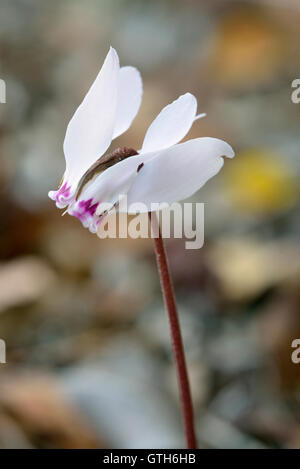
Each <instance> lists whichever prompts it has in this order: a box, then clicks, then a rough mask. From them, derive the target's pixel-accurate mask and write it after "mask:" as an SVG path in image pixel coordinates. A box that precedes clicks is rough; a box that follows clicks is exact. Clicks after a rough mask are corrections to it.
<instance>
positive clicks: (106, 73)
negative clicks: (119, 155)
mask: <svg viewBox="0 0 300 469" xmlns="http://www.w3.org/2000/svg"><path fill="white" fill-rule="evenodd" d="M119 70H120V69H119V58H118V55H117V53H116V51H115V50H114V49H113V48H110V50H109V52H108V54H107V56H106V59H105V61H104V64H103V66H102V68H101V70H100V72H99V74H98V76H97V78H96V80H95V81H94V83H93V84H92V86H91V88H90V89H89V91H88V93H87V95H86V96H85V98H84V100H83V101H82V103H81V104H80V106H79V107H78V109H77V111H76V112H75V114H74V116H73V117H72V119H71V120H70V122H69V125H68V127H67V132H66V137H65V141H64V152H65V157H66V179H68V180H70V179H71V180H72V183H73V184H74V183H75V182H76V181H77V182H78V180H79V179H80V177H81V176H82V175H83V174H84V173H85V171H87V169H88V168H89V167H90V166H91V164H93V163H94V162H95V161H96V160H97V159H98V158H99V157H100V156H101V155H102V154H103V153H104V152H105V150H106V149H107V148H108V147H109V145H110V143H111V140H112V135H113V130H114V125H115V114H116V107H117V95H118V79H119Z"/></svg>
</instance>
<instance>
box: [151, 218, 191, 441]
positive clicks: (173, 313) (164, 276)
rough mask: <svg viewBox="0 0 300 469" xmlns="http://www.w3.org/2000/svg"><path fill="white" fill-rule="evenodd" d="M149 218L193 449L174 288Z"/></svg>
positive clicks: (153, 220)
mask: <svg viewBox="0 0 300 469" xmlns="http://www.w3.org/2000/svg"><path fill="white" fill-rule="evenodd" d="M149 219H150V222H151V227H152V231H153V233H154V246H155V255H156V262H157V267H158V272H159V277H160V284H161V289H162V293H163V297H164V303H165V307H166V310H167V312H168V318H169V325H170V332H171V339H172V348H173V354H174V359H175V364H176V371H177V379H178V386H179V391H180V404H181V411H182V419H183V424H184V430H185V437H186V443H187V448H189V449H195V448H196V446H197V442H196V435H195V429H194V412H193V404H192V398H191V391H190V384H189V378H188V373H187V367H186V361H185V355H184V347H183V341H182V336H181V330H180V323H179V318H178V313H177V308H176V302H175V296H174V290H173V285H172V281H171V276H170V271H169V266H168V261H167V255H166V251H165V246H164V242H163V239H162V236H161V232H160V228H159V224H158V221H157V217H156V214H155V213H153V214H151V213H149Z"/></svg>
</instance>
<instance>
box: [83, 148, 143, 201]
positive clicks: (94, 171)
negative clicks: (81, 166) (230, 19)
mask: <svg viewBox="0 0 300 469" xmlns="http://www.w3.org/2000/svg"><path fill="white" fill-rule="evenodd" d="M135 155H138V152H137V151H136V150H134V149H133V148H127V147H121V148H117V149H116V150H114V151H113V152H111V153H108V154H107V155H103V156H101V158H99V159H98V160H97V161H96V162H95V163H94V164H93V165H92V166H91V167H90V168H89V169H88V170H87V171H86V173H85V174H84V175H83V176H82V178H81V179H80V181H79V183H78V188H77V191H76V194H75V199H76V200H78V198H79V196H80V194H81V192H82V189H83V188H84V186H85V185H86V184H87V183H88V182H89V181H90V180H91V179H92V178H93V177H94V176H95V175H98V174H101V173H103V171H105V170H106V169H107V168H110V167H111V166H114V165H115V164H116V163H119V162H120V161H123V160H125V159H126V158H129V157H130V156H135Z"/></svg>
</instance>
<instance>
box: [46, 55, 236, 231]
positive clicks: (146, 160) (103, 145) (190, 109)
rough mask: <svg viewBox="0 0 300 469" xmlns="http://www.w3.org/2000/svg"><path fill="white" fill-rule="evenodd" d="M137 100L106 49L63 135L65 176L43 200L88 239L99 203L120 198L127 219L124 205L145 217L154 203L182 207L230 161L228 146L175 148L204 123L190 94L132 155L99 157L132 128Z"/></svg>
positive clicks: (206, 140) (131, 80) (137, 81)
mask: <svg viewBox="0 0 300 469" xmlns="http://www.w3.org/2000/svg"><path fill="white" fill-rule="evenodd" d="M141 99H142V80H141V76H140V73H139V72H138V70H137V69H136V68H134V67H130V66H127V67H120V65H119V58H118V55H117V53H116V51H115V50H114V49H113V48H110V50H109V52H108V54H107V56H106V58H105V61H104V64H103V66H102V68H101V70H100V72H99V73H98V75H97V77H96V79H95V81H94V83H93V84H92V86H91V88H90V89H89V91H88V93H87V94H86V96H85V98H84V99H83V101H82V103H81V104H80V106H79V107H78V109H77V110H76V112H75V114H74V116H73V117H72V119H71V121H70V122H69V125H68V127H67V131H66V136H65V140H64V154H65V159H66V171H65V175H64V178H63V182H62V184H61V186H60V187H59V188H58V190H56V191H50V192H49V197H50V198H51V199H52V200H54V201H55V202H56V205H57V207H59V208H65V207H67V212H68V213H69V214H70V215H72V216H75V217H77V218H78V219H79V220H80V221H81V222H82V224H83V225H84V226H85V227H88V228H89V229H90V231H91V232H93V233H95V232H96V231H97V228H98V226H99V223H100V221H101V219H103V216H102V215H101V214H99V213H98V206H99V204H100V203H103V202H104V203H109V204H111V206H114V207H115V206H116V202H117V201H118V199H119V196H120V194H126V195H127V207H128V212H129V213H130V205H131V204H136V203H138V202H142V203H143V204H144V207H145V211H150V210H151V204H153V203H159V204H163V203H168V204H170V203H172V202H175V201H179V200H182V199H185V198H187V197H189V196H191V195H192V194H193V193H194V192H196V191H197V190H198V189H200V187H202V186H203V185H204V184H205V183H206V182H207V181H208V180H209V179H210V178H211V177H213V176H214V175H215V174H217V173H218V172H219V170H220V169H221V168H222V166H223V164H224V159H223V156H227V157H229V158H232V157H233V156H234V152H233V150H232V148H231V146H230V145H229V144H228V143H226V142H224V141H222V140H219V139H217V138H213V137H202V138H196V139H192V140H188V141H187V142H185V143H179V142H180V141H181V140H182V139H183V138H184V137H185V136H186V134H187V133H188V131H189V130H190V128H191V126H192V125H193V123H194V121H195V120H197V119H199V118H200V117H203V116H204V115H205V114H198V115H197V100H196V98H195V96H193V95H192V94H190V93H186V94H184V95H182V96H180V97H179V98H178V99H177V100H176V101H174V102H173V103H171V104H169V105H168V106H166V107H165V108H164V109H163V110H162V111H161V112H160V113H159V115H158V116H157V117H156V119H155V120H154V121H153V122H152V124H151V125H150V127H149V128H148V130H147V132H146V135H145V138H144V142H143V145H142V148H141V149H140V150H139V151H138V152H136V151H135V150H131V151H129V152H128V151H125V152H124V150H123V149H118V150H117V151H114V152H112V153H109V154H108V155H107V154H105V152H106V150H107V149H108V147H109V146H110V144H111V142H112V140H113V139H115V138H116V137H118V136H119V135H121V134H122V133H124V132H125V131H126V130H127V129H128V128H129V127H130V125H131V123H132V121H133V119H134V118H135V116H136V114H137V112H138V110H139V107H140V104H141ZM101 155H103V156H101Z"/></svg>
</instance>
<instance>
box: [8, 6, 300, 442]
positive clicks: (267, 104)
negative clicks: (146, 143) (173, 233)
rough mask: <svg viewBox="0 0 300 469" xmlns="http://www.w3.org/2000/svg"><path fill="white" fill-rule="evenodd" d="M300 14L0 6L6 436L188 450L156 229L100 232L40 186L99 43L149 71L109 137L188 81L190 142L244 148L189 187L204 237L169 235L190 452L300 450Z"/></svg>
mask: <svg viewBox="0 0 300 469" xmlns="http://www.w3.org/2000/svg"><path fill="white" fill-rule="evenodd" d="M299 20H300V7H298V6H297V4H296V2H289V1H284V0H282V1H280V0H278V1H276V2H263V1H262V2H252V1H249V2H247V1H240V2H232V3H231V2H228V1H225V0H218V1H211V2H204V1H196V0H194V1H193V0H185V1H183V0H168V1H165V2H161V1H158V0H157V1H152V2H149V1H147V0H144V1H134V0H114V1H109V0H100V1H94V0H85V1H82V0H73V1H68V0H60V1H58V0H54V1H51V2H41V1H40V0H2V1H1V5H0V58H1V59H0V78H2V79H5V81H6V84H7V103H6V104H0V152H1V166H0V183H1V186H0V187H1V199H0V215H1V225H0V256H1V263H0V338H2V339H4V340H5V341H6V344H7V363H6V364H0V374H1V379H0V446H1V447H3V448H15V447H18V448H30V447H34V448H40V447H41V448H45V447H51V448H78V447H87V448H94V447H105V446H106V447H131V448H134V447H156V448H158V447H168V446H170V447H180V446H182V445H183V444H184V443H183V435H182V430H181V421H180V414H179V408H178V396H177V386H176V376H175V371H174V366H173V362H172V355H171V350H170V339H169V332H168V325H167V320H166V317H165V313H164V308H163V304H162V299H161V294H160V289H159V282H158V278H157V273H156V269H155V263H154V257H153V252H152V243H151V240H130V239H128V240H124V239H120V240H100V239H98V238H97V237H96V236H93V235H91V234H90V233H89V232H88V231H87V230H84V229H83V228H82V227H81V225H80V223H79V222H78V221H77V220H76V219H75V218H74V219H73V218H71V217H67V216H66V217H63V218H62V217H61V216H60V213H59V211H58V210H57V209H56V208H55V207H54V204H53V203H52V202H51V201H50V200H49V199H48V198H47V192H48V190H49V189H54V188H55V186H56V185H57V184H58V182H59V178H60V175H61V174H62V171H63V164H64V160H63V153H62V141H63V137H64V132H65V128H66V125H67V122H68V120H69V119H70V117H71V115H72V113H73V112H74V110H75V109H76V107H77V105H78V104H79V102H80V100H81V99H82V97H83V96H84V94H85V92H86V90H87V88H88V86H89V85H90V83H91V82H92V80H93V78H94V77H95V75H96V73H97V71H98V69H99V67H100V66H101V64H102V61H103V58H104V56H105V54H106V52H107V50H108V47H109V45H110V44H112V45H113V46H114V47H115V48H116V49H117V51H118V52H119V55H120V59H121V63H122V65H126V64H131V65H135V66H137V67H138V68H139V69H140V70H141V72H142V75H143V79H144V98H143V104H142V108H141V111H140V113H139V115H138V117H137V118H136V120H135V121H134V123H133V126H132V128H131V129H130V131H129V132H128V133H127V134H125V135H124V136H122V137H121V138H120V139H119V140H118V142H116V146H119V145H123V144H125V145H127V146H131V147H134V148H140V145H141V142H142V139H143V136H144V133H145V131H146V129H147V127H148V126H149V124H150V123H151V121H152V119H153V118H154V117H155V116H156V114H157V113H158V112H159V111H160V109H161V108H162V107H163V106H165V105H166V104H167V103H169V102H171V101H173V100H174V99H175V98H176V97H177V96H178V95H179V94H182V93H184V92H186V91H190V92H192V93H194V94H195V95H196V96H197V98H198V103H199V112H206V113H207V115H208V117H206V118H205V119H201V120H200V121H197V122H196V123H195V125H194V127H193V129H192V130H191V132H190V134H189V138H195V137H198V136H215V137H219V138H224V139H225V140H227V141H229V142H230V143H231V144H232V146H233V147H234V148H235V150H236V154H237V156H236V158H235V159H233V160H232V161H226V164H225V167H224V170H223V171H222V172H221V173H220V174H219V175H218V176H217V178H215V179H214V180H212V181H210V182H209V183H208V184H207V185H206V186H205V187H204V188H203V189H202V190H201V191H200V192H199V193H198V194H196V195H195V196H194V197H193V199H192V200H193V201H200V202H206V206H205V236H206V239H205V245H204V247H203V248H202V249H201V250H199V251H194V250H193V251H186V250H185V249H184V243H183V242H182V241H179V240H170V241H169V242H168V251H169V254H170V264H171V268H172V273H173V276H174V283H175V288H176V293H177V298H178V303H179V310H180V317H181V322H182V327H183V335H184V341H185V345H186V352H187V359H188V365H189V370H190V376H191V382H192V389H193V396H194V401H195V408H196V420H197V431H198V437H199V446H200V447H209V448H211V447H212V448H229V447H232V448H246V447H247V448H248V447H255V448H261V447H299V446H300V394H299V386H300V364H299V365H296V364H293V363H292V361H291V353H292V351H293V350H292V348H291V342H292V340H293V339H295V338H300V319H299V318H300V315H299V312H300V297H299V283H300V277H299V276H300V272H299V265H300V253H299V235H300V222H299V187H298V186H299V172H300V164H299V148H300V136H299V135H300V134H299V125H300V104H299V105H297V104H293V103H292V101H291V92H292V88H291V83H292V80H294V79H295V78H299V76H300V63H299V48H300V46H299V31H298V30H299Z"/></svg>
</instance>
